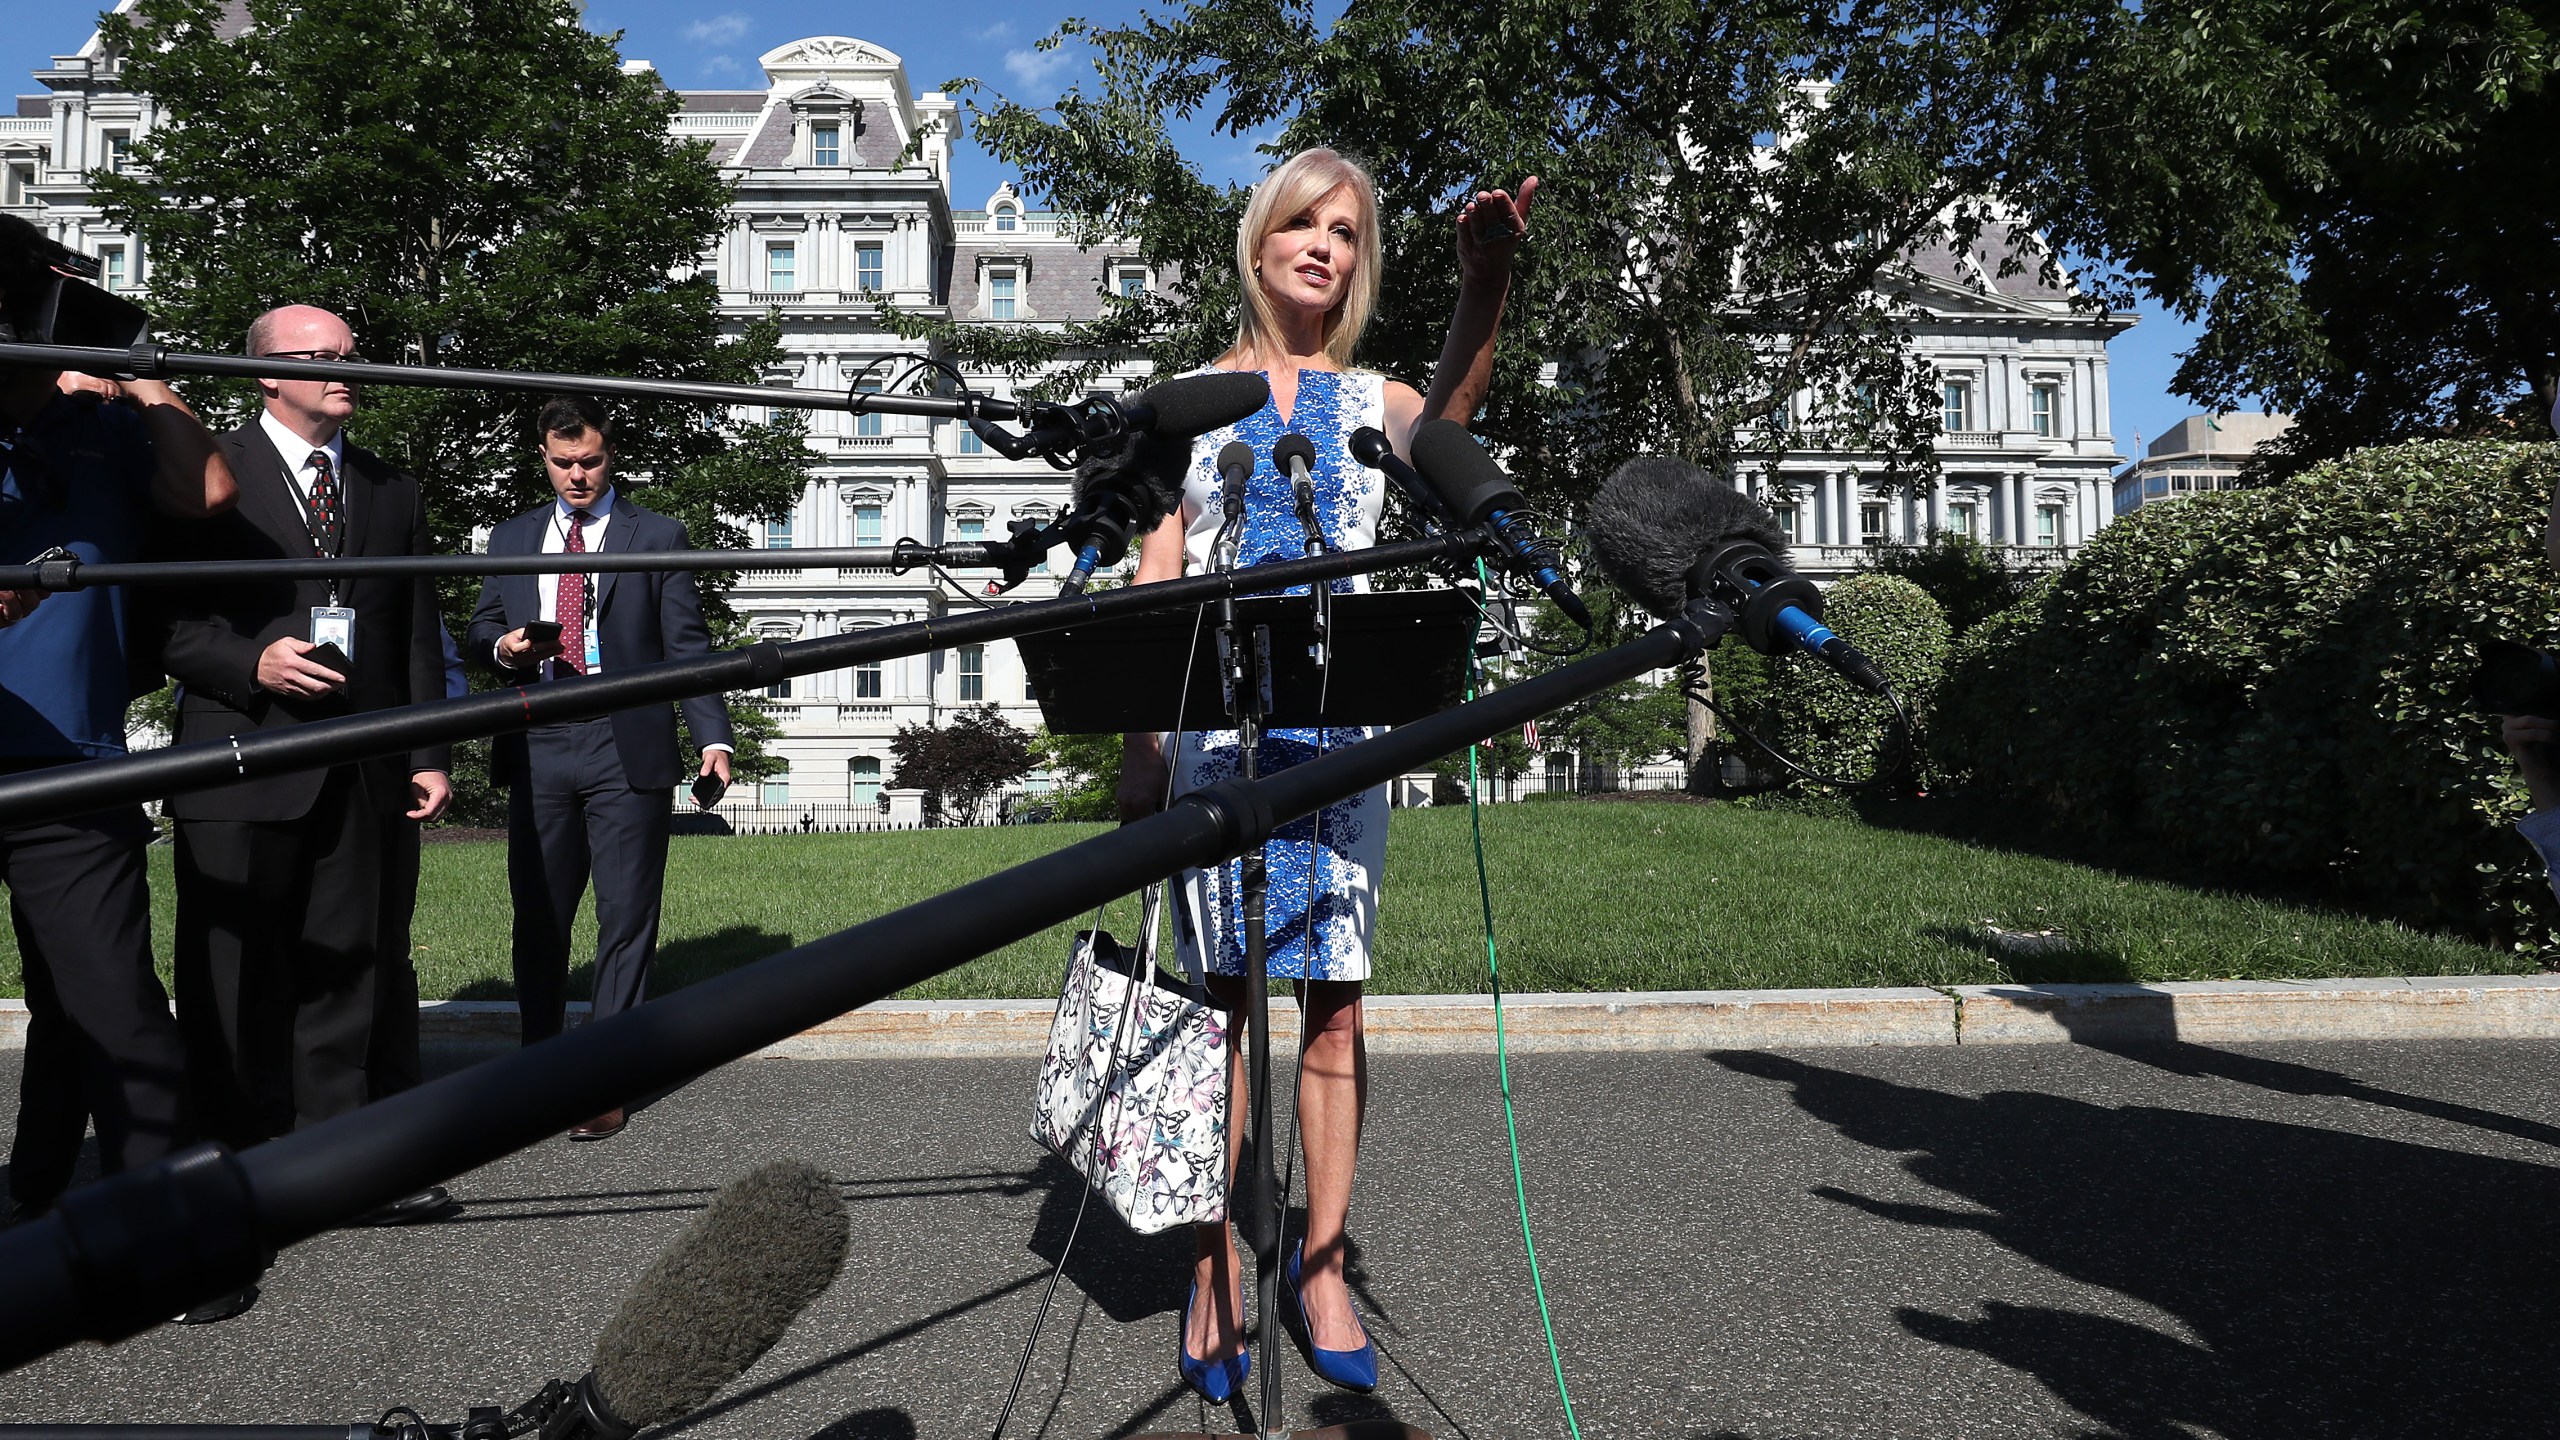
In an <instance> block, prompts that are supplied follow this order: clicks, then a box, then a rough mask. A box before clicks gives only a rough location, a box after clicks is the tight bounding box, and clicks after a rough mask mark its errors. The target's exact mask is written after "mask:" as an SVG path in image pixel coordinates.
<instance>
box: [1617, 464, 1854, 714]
mask: <svg viewBox="0 0 2560 1440" xmlns="http://www.w3.org/2000/svg"><path fill="white" fill-rule="evenodd" d="M1590 530H1591V548H1592V550H1593V551H1594V552H1595V553H1597V554H1598V556H1599V557H1600V568H1601V569H1602V570H1604V571H1606V572H1608V575H1609V578H1610V579H1612V580H1614V581H1616V582H1617V584H1618V588H1620V589H1622V590H1624V591H1626V592H1627V593H1628V594H1629V595H1632V596H1634V597H1635V599H1636V601H1637V603H1639V604H1641V605H1643V606H1644V608H1646V609H1647V610H1650V611H1652V612H1653V613H1654V614H1656V615H1659V616H1661V617H1663V618H1664V619H1670V618H1672V617H1674V616H1677V615H1679V614H1680V613H1682V612H1683V611H1684V610H1685V609H1686V608H1687V607H1688V604H1689V602H1690V601H1691V600H1693V599H1696V598H1699V597H1702V596H1704V597H1712V598H1714V599H1716V600H1719V601H1722V602H1723V603H1724V604H1726V605H1728V606H1730V607H1731V608H1732V609H1733V610H1734V611H1735V612H1737V613H1738V614H1740V615H1741V617H1742V638H1743V639H1744V640H1745V641H1747V642H1748V643H1749V644H1750V646H1751V648H1752V649H1754V650H1757V651H1759V652H1760V653H1761V654H1763V655H1775V654H1777V653H1778V652H1779V651H1780V650H1784V649H1788V648H1790V647H1792V648H1794V649H1798V650H1801V651H1803V652H1804V653H1806V654H1808V655H1812V656H1814V657H1816V658H1817V659H1820V660H1821V661H1823V662H1824V663H1825V664H1828V665H1829V666H1831V667H1832V668H1833V669H1835V670H1837V671H1839V672H1840V673H1841V674H1842V675H1843V676H1846V677H1847V678H1848V679H1849V680H1850V681H1852V682H1854V683H1855V684H1856V685H1857V686H1858V687H1859V688H1860V689H1863V690H1866V691H1868V692H1869V693H1871V694H1877V695H1881V694H1884V693H1885V691H1886V690H1887V689H1889V688H1890V684H1889V682H1888V681H1887V680H1886V679H1885V677H1884V674H1883V672H1882V671H1880V670H1878V669H1876V666H1875V662H1874V661H1872V660H1870V659H1868V658H1867V657H1866V656H1865V655H1864V654H1862V653H1860V651H1859V650H1858V648H1857V647H1856V646H1854V645H1851V644H1850V643H1849V642H1848V641H1846V640H1843V639H1841V638H1840V637H1839V636H1838V635H1835V634H1833V633H1832V632H1831V630H1830V629H1829V628H1828V627H1827V626H1825V625H1824V624H1823V623H1822V591H1821V590H1820V589H1818V588H1817V587H1816V586H1815V585H1814V583H1813V582H1812V581H1810V580H1807V579H1805V578H1804V577H1803V576H1801V575H1798V574H1797V573H1795V571H1794V570H1792V569H1790V568H1788V566H1787V563H1786V562H1785V561H1784V560H1782V559H1780V558H1779V552H1780V551H1783V550H1784V549H1786V543H1787V542H1786V537H1785V535H1784V534H1782V533H1781V532H1780V531H1779V529H1778V526H1777V522H1776V521H1774V520H1772V519H1771V518H1770V516H1769V512H1768V510H1767V509H1766V508H1765V507H1763V506H1762V505H1761V504H1760V502H1759V501H1757V500H1754V499H1752V498H1751V497H1750V496H1748V495H1745V494H1743V493H1742V492H1741V491H1739V490H1736V489H1734V488H1733V487H1732V486H1731V485H1728V484H1726V483H1725V482H1723V481H1722V480H1719V479H1717V478H1716V477H1714V476H1712V475H1709V474H1707V473H1706V472H1705V471H1703V470H1700V469H1699V468H1698V467H1697V466H1695V465H1688V464H1683V463H1682V462H1680V461H1678V460H1672V459H1668V458H1666V457H1663V456H1658V455H1644V456H1638V457H1637V458H1635V459H1633V460H1630V461H1628V462H1627V463H1626V464H1624V465H1621V466H1619V467H1618V469H1617V471H1616V473H1614V474H1612V475H1611V476H1610V477H1609V479H1608V482H1607V483H1606V484H1604V485H1602V486H1601V487H1600V493H1599V494H1598V495H1597V496H1595V497H1593V499H1592V502H1591V518H1590Z"/></svg>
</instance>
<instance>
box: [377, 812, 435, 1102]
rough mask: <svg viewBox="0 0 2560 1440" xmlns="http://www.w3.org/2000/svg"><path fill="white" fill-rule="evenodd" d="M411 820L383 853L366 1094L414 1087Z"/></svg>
mask: <svg viewBox="0 0 2560 1440" xmlns="http://www.w3.org/2000/svg"><path fill="white" fill-rule="evenodd" d="M420 842H421V837H420V835H419V833H418V827H417V826H415V825H402V826H400V827H399V828H398V829H397V830H395V831H393V832H392V834H391V837H390V843H389V845H388V846H387V847H386V849H385V851H384V854H383V857H382V877H383V878H382V950H381V953H380V956H379V958H378V962H377V963H376V965H375V966H374V971H373V1045H372V1047H371V1049H370V1050H369V1051H368V1052H367V1053H366V1056H365V1062H364V1075H365V1095H366V1098H368V1099H372V1100H379V1099H381V1098H382V1097H384V1096H385V1095H397V1094H399V1093H400V1092H401V1091H403V1090H414V1089H416V1088H417V1087H418V1082H419V1081H420V1080H421V1079H423V1078H424V1074H423V1072H422V1069H421V1067H420V1064H419V1060H418V967H417V964H416V963H415V955H414V950H413V947H412V946H411V944H410V938H409V924H410V921H411V920H412V919H414V918H415V917H416V915H417V912H418V850H419V845H420Z"/></svg>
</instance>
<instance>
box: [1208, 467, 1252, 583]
mask: <svg viewBox="0 0 2560 1440" xmlns="http://www.w3.org/2000/svg"><path fill="white" fill-rule="evenodd" d="M1218 475H1219V478H1220V480H1221V481H1222V482H1223V483H1222V484H1221V485H1220V486H1219V489H1218V514H1219V517H1220V518H1219V521H1218V538H1217V540H1216V542H1215V543H1213V544H1211V546H1210V547H1209V549H1210V556H1209V563H1210V566H1211V568H1213V569H1227V568H1230V567H1232V566H1233V565H1234V564H1235V558H1236V556H1235V547H1236V546H1237V545H1239V544H1241V543H1242V542H1243V540H1244V490H1245V485H1246V483H1247V482H1249V481H1251V480H1252V479H1253V447H1252V446H1250V445H1247V444H1246V443H1244V442H1243V441H1241V440H1230V441H1228V442H1227V448H1225V449H1224V450H1221V451H1219V452H1218ZM1221 545H1223V546H1225V547H1226V563H1225V564H1224V565H1221V564H1219V563H1218V561H1219V557H1218V554H1217V551H1218V547H1219V546H1221Z"/></svg>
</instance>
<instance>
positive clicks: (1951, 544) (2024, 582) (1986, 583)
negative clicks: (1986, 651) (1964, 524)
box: [1858, 530, 2042, 635]
mask: <svg viewBox="0 0 2560 1440" xmlns="http://www.w3.org/2000/svg"><path fill="white" fill-rule="evenodd" d="M1858 568H1859V569H1860V570H1861V571H1873V572H1875V573H1878V574H1883V575H1898V576H1900V577H1902V578H1903V579H1905V580H1908V581H1910V582H1911V583H1912V584H1914V585H1917V586H1919V587H1920V588H1921V589H1923V590H1926V591H1928V592H1929V598H1930V599H1932V600H1935V601H1937V602H1938V608H1939V609H1940V610H1942V611H1944V612H1946V617H1947V628H1948V629H1949V630H1950V631H1952V632H1954V633H1955V634H1957V635H1962V634H1964V633H1965V632H1966V631H1968V630H1971V629H1972V628H1973V627H1974V626H1976V625H1979V624H1981V623H1982V622H1983V621H1985V620H1988V619H1990V618H1991V617H1992V616H1994V615H1997V614H1999V613H2000V612H2001V611H2003V610H2006V609H2008V608H2009V607H2010V606H2012V605H2015V604H2017V603H2018V602H2019V601H2020V600H2022V599H2024V598H2026V594H2027V592H2028V591H2029V590H2032V589H2033V588H2035V584H2036V581H2037V580H2039V579H2040V578H2042V577H2041V576H2040V575H2039V573H2038V572H2036V571H2034V570H2030V569H2028V568H2027V567H2026V566H2024V565H2020V564H2017V563H2015V562H2014V561H2012V560H2010V559H2009V558H2008V556H2007V555H2006V554H2004V553H2002V552H2001V551H1998V550H1993V549H1990V548H1988V547H1986V546H1984V545H1983V543H1982V542H1981V541H1979V540H1976V539H1974V538H1973V537H1972V536H1970V535H1957V534H1952V533H1950V532H1948V531H1945V530H1940V531H1937V532H1935V533H1933V534H1931V535H1930V537H1929V539H1928V543H1926V544H1922V545H1881V546H1878V547H1876V548H1875V549H1874V550H1873V551H1872V552H1870V555H1869V557H1868V558H1867V559H1866V560H1865V561H1864V562H1862V563H1861V564H1860V565H1859V566H1858Z"/></svg>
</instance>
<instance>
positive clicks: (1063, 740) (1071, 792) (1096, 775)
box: [1031, 725, 1120, 820]
mask: <svg viewBox="0 0 2560 1440" xmlns="http://www.w3.org/2000/svg"><path fill="white" fill-rule="evenodd" d="M1031 753H1032V756H1033V758H1034V760H1035V761H1036V763H1038V764H1039V765H1040V766H1041V767H1042V768H1044V769H1047V770H1050V771H1053V772H1055V773H1056V775H1057V777H1058V792H1057V800H1056V808H1054V809H1053V810H1052V811H1051V812H1050V818H1052V819H1056V820H1117V819H1119V818H1120V803H1119V798H1118V797H1119V791H1120V737H1119V736H1118V735H1058V734H1054V733H1052V732H1051V731H1050V730H1049V728H1048V727H1047V726H1045V725H1044V726H1042V727H1040V728H1039V729H1038V730H1036V731H1034V732H1032V736H1031Z"/></svg>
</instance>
